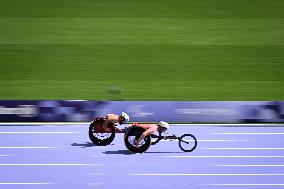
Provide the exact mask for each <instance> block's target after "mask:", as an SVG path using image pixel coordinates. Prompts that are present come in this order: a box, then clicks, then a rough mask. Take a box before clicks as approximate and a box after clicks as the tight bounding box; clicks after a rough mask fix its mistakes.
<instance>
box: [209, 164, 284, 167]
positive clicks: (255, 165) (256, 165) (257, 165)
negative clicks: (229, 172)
mask: <svg viewBox="0 0 284 189" xmlns="http://www.w3.org/2000/svg"><path fill="white" fill-rule="evenodd" d="M213 166H216V167H284V165H275V164H274V165H261V164H254V165H213Z"/></svg>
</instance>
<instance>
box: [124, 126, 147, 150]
mask: <svg viewBox="0 0 284 189" xmlns="http://www.w3.org/2000/svg"><path fill="white" fill-rule="evenodd" d="M144 131H145V129H144V128H142V127H135V126H132V127H130V128H129V129H128V131H127V132H126V133H125V135H124V143H125V146H126V148H127V149H128V150H129V151H131V152H133V153H143V152H145V151H146V150H148V148H149V147H150V145H151V136H146V137H145V139H144V141H143V142H142V143H141V144H142V145H141V146H139V147H135V146H134V143H133V142H134V139H136V140H138V138H139V137H140V136H141V135H142V133H143V132H144ZM131 141H132V142H131Z"/></svg>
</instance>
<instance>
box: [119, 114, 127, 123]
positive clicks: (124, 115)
mask: <svg viewBox="0 0 284 189" xmlns="http://www.w3.org/2000/svg"><path fill="white" fill-rule="evenodd" d="M120 117H122V118H123V119H124V121H123V122H124V123H127V122H128V121H129V115H127V113H125V112H122V113H121V115H120Z"/></svg>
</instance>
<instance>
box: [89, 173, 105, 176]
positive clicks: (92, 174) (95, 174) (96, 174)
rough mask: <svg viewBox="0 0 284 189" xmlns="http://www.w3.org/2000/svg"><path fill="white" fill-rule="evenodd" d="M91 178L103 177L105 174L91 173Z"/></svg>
mask: <svg viewBox="0 0 284 189" xmlns="http://www.w3.org/2000/svg"><path fill="white" fill-rule="evenodd" d="M89 175H90V176H103V175H104V174H103V173H89Z"/></svg>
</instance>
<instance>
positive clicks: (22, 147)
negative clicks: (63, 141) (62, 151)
mask: <svg viewBox="0 0 284 189" xmlns="http://www.w3.org/2000/svg"><path fill="white" fill-rule="evenodd" d="M49 148H61V147H45V146H43V147H30V146H0V149H49Z"/></svg>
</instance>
